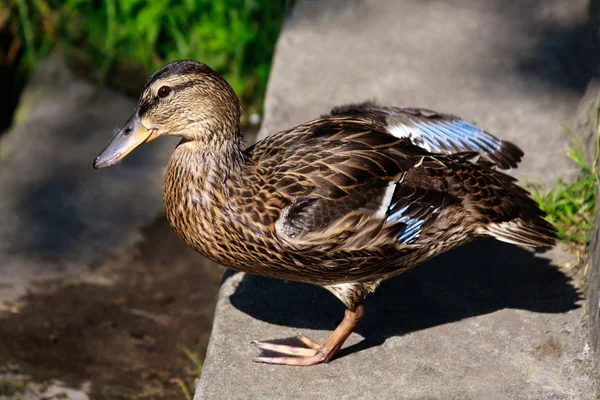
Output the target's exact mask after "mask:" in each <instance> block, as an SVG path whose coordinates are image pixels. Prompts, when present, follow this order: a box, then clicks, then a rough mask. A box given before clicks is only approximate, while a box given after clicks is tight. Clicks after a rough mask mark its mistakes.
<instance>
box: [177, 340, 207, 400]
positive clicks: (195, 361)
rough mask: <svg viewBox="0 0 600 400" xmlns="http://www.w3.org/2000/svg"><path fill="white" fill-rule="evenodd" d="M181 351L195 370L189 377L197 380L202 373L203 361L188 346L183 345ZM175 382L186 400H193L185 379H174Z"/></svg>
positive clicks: (192, 370) (191, 371)
mask: <svg viewBox="0 0 600 400" xmlns="http://www.w3.org/2000/svg"><path fill="white" fill-rule="evenodd" d="M179 350H180V351H181V352H183V353H184V354H185V355H186V356H187V358H188V360H189V361H190V362H191V363H192V366H193V368H192V369H191V370H190V371H189V374H188V375H189V376H190V377H192V378H197V377H198V376H199V375H200V374H201V373H202V361H200V359H199V358H198V355H197V354H196V353H194V352H193V351H192V350H190V348H189V347H187V346H184V345H181V346H179ZM173 382H174V383H176V384H177V385H178V386H179V388H180V389H181V391H182V392H183V395H184V397H185V398H186V400H192V395H191V391H190V390H189V389H188V385H187V384H186V382H185V380H184V379H181V378H177V379H174V380H173Z"/></svg>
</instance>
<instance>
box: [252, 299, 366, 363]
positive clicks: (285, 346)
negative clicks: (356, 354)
mask: <svg viewBox="0 0 600 400" xmlns="http://www.w3.org/2000/svg"><path fill="white" fill-rule="evenodd" d="M364 310H365V308H364V306H363V305H362V304H359V305H358V306H356V307H355V308H354V309H352V310H351V309H347V310H346V312H345V313H344V319H343V320H342V322H341V323H340V324H339V325H338V327H337V328H336V329H335V331H333V333H332V334H331V335H329V337H328V338H327V339H325V341H324V342H323V343H322V344H318V343H316V342H314V341H312V340H311V339H309V338H307V337H306V336H304V335H302V334H298V336H296V337H292V338H287V339H279V340H277V339H276V340H265V341H255V342H253V344H254V345H255V346H256V347H258V348H259V349H261V350H262V351H261V353H260V354H259V355H258V356H257V357H255V358H254V361H257V362H263V363H268V364H282V365H314V364H320V363H327V362H329V361H330V360H331V358H332V357H333V356H334V355H335V353H336V352H337V351H338V350H339V349H340V347H342V345H343V344H344V342H345V341H346V339H348V337H349V336H350V334H351V333H352V331H353V330H354V328H355V327H356V324H358V321H360V319H361V318H362V316H363V315H364V312H365V311H364ZM294 342H295V344H296V345H292V344H290V343H294Z"/></svg>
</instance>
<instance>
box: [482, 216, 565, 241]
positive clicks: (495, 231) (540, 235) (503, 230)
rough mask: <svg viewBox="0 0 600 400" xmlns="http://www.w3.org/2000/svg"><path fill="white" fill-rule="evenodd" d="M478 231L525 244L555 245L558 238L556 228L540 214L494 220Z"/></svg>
mask: <svg viewBox="0 0 600 400" xmlns="http://www.w3.org/2000/svg"><path fill="white" fill-rule="evenodd" d="M478 231H479V233H480V234H482V235H484V236H492V237H494V238H496V239H498V240H501V241H503V242H507V243H513V244H520V245H524V246H553V245H554V244H555V242H556V240H557V239H558V234H557V232H556V229H555V228H554V227H553V226H552V225H551V224H550V223H548V222H546V221H545V220H544V219H543V218H541V217H539V216H535V217H533V218H531V219H527V220H524V219H521V218H517V219H513V220H511V221H505V222H492V223H489V224H486V225H484V226H481V227H480V228H479V229H478Z"/></svg>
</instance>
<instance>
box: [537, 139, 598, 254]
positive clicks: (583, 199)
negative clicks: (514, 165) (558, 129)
mask: <svg viewBox="0 0 600 400" xmlns="http://www.w3.org/2000/svg"><path fill="white" fill-rule="evenodd" d="M565 129H566V130H567V132H568V133H569V134H570V136H571V141H570V143H569V151H568V153H567V155H568V156H569V158H570V159H571V160H573V161H574V162H575V163H576V164H577V165H578V167H579V168H580V173H579V177H578V179H577V180H576V181H574V182H566V181H565V180H564V179H562V178H560V179H559V180H558V181H557V182H556V183H555V184H554V186H552V187H551V188H550V189H549V190H547V188H546V187H545V186H544V185H543V184H533V185H530V186H531V189H532V194H533V197H534V198H535V200H536V201H537V202H538V203H539V204H540V207H541V208H542V209H543V210H544V211H545V212H546V213H547V214H548V215H547V218H546V219H547V220H548V221H549V222H551V223H552V224H554V226H556V228H557V229H558V232H559V235H560V237H561V240H562V241H564V242H565V243H567V244H570V245H573V246H574V247H576V248H578V249H581V248H585V247H586V246H587V245H588V244H589V242H590V240H591V231H592V228H593V224H594V217H595V215H596V195H597V188H596V185H599V184H600V169H599V168H598V161H597V160H598V152H596V157H595V160H596V161H595V162H594V164H593V165H590V164H589V163H587V162H586V160H585V157H584V151H583V146H582V143H581V141H579V140H578V139H577V138H576V137H575V136H574V135H573V134H572V133H571V132H570V131H569V130H568V128H566V127H565ZM598 139H599V140H600V137H599V138H598Z"/></svg>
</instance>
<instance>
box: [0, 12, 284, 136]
mask: <svg viewBox="0 0 600 400" xmlns="http://www.w3.org/2000/svg"><path fill="white" fill-rule="evenodd" d="M291 3H292V2H291V1H286V0H281V1H271V2H266V3H265V2H261V1H258V0H217V1H211V0H199V1H196V0H176V1H155V2H146V1H142V0H124V1H117V0H101V1H85V0H66V1H53V0H5V1H3V3H2V6H0V7H1V8H0V46H1V53H0V54H1V55H0V57H1V59H0V63H1V65H0V68H2V87H3V88H9V90H10V93H6V91H5V97H4V98H3V99H2V101H3V103H2V104H3V107H2V121H1V124H2V125H0V129H5V128H6V127H7V126H9V125H10V122H11V115H12V112H13V111H14V108H15V106H16V102H17V99H18V97H19V93H20V91H21V90H22V88H23V85H24V84H25V83H26V81H27V77H28V76H29V74H30V73H31V72H32V71H33V70H34V69H35V67H36V65H37V64H38V63H39V62H40V61H41V60H42V59H44V58H45V57H46V56H47V55H48V54H49V53H51V52H52V51H60V52H61V53H63V54H64V55H65V56H66V58H67V60H68V62H69V64H70V65H71V66H73V69H74V70H75V71H76V72H77V73H78V74H80V75H81V76H82V77H83V78H85V79H87V80H89V81H92V82H94V83H97V84H101V85H106V86H108V87H111V88H115V89H117V90H119V91H123V92H125V93H127V94H129V95H132V96H135V97H137V96H138V95H139V92H140V87H142V85H143V84H144V82H145V80H146V76H147V74H149V73H152V72H153V71H155V70H156V69H158V68H159V67H161V66H162V65H164V64H165V63H166V62H168V61H172V60H178V59H194V60H203V62H205V63H206V64H208V65H210V66H211V67H212V68H213V69H215V70H216V71H217V72H219V73H220V74H222V75H223V76H224V77H225V78H226V79H227V81H228V82H229V83H230V84H231V86H232V87H233V88H234V90H235V91H236V93H237V94H238V96H239V97H240V98H241V99H242V103H243V105H244V106H245V107H244V109H245V110H246V115H250V114H251V113H253V112H260V111H261V108H262V100H263V97H264V91H265V87H266V83H267V79H268V76H269V70H270V67H271V57H272V55H273V49H274V46H275V42H276V40H277V37H278V35H279V31H280V29H281V25H282V23H283V18H284V15H285V13H286V10H288V9H289V8H290V7H291V5H292V4H291Z"/></svg>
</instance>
